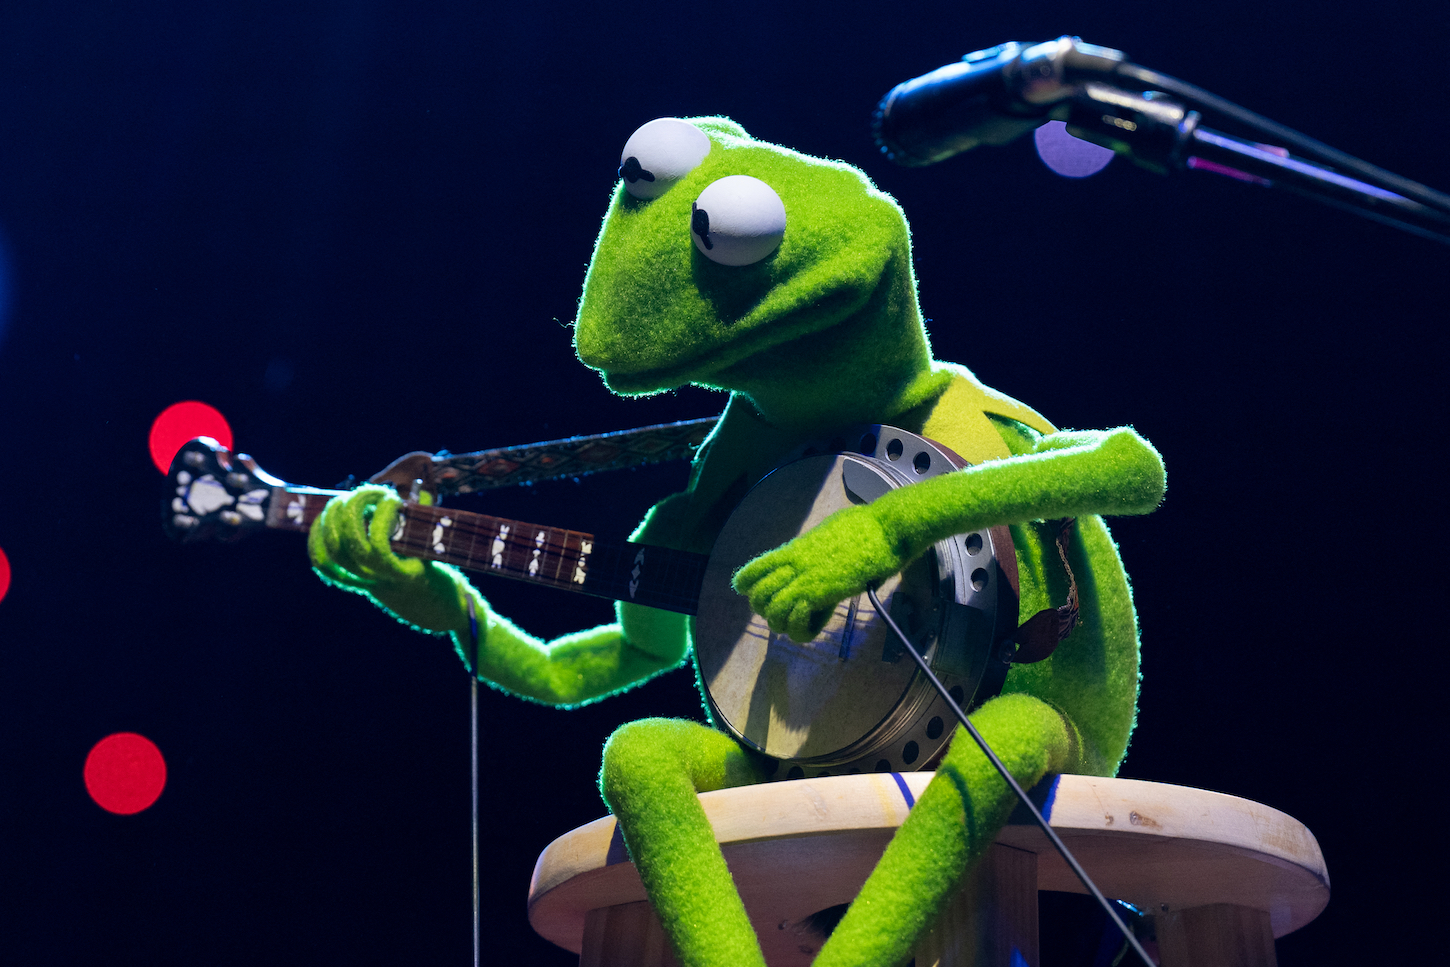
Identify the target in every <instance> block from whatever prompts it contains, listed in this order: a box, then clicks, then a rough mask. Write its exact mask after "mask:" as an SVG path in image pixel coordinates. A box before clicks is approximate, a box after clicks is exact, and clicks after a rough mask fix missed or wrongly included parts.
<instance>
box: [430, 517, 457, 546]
mask: <svg viewBox="0 0 1450 967" xmlns="http://www.w3.org/2000/svg"><path fill="white" fill-rule="evenodd" d="M451 526H453V519H452V518H451V517H444V518H443V519H441V520H439V521H438V524H437V525H436V526H435V527H434V528H433V553H435V554H443V553H446V552H447V550H448V548H447V546H446V545H445V544H444V543H443V529H444V528H445V527H451Z"/></svg>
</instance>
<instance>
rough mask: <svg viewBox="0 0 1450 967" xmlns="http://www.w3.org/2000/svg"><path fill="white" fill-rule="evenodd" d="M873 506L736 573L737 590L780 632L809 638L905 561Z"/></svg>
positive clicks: (837, 516) (848, 511) (834, 518)
mask: <svg viewBox="0 0 1450 967" xmlns="http://www.w3.org/2000/svg"><path fill="white" fill-rule="evenodd" d="M906 563H907V560H906V558H905V557H904V555H903V549H902V548H901V547H900V544H899V542H893V541H892V540H891V539H890V538H889V537H887V535H886V532H885V530H884V529H883V528H882V526H881V523H880V521H878V520H877V518H876V516H875V514H873V513H872V510H871V508H870V507H869V506H860V507H847V508H845V509H844V510H840V511H837V512H836V513H834V514H832V515H831V516H830V517H827V518H826V519H825V520H823V521H821V523H820V524H818V525H816V526H815V527H813V528H811V529H810V530H809V531H807V532H806V533H804V534H802V535H801V536H799V537H797V538H796V539H794V540H792V541H791V542H790V543H788V544H785V545H784V546H782V547H778V548H776V549H775V550H773V551H769V552H767V553H765V554H762V555H760V557H757V558H756V559H755V560H753V561H751V562H750V563H748V564H746V565H745V566H744V567H742V568H741V569H740V570H738V571H736V572H735V578H734V580H733V582H732V583H733V585H734V587H735V590H736V591H738V592H740V593H741V594H744V595H746V596H747V597H749V598H750V607H751V608H752V609H754V611H755V613H756V614H758V615H760V616H761V617H763V618H764V619H765V620H766V622H767V623H768V624H769V625H770V630H771V631H774V632H776V633H777V634H779V633H781V632H784V633H785V634H787V635H789V636H790V638H791V640H793V641H799V642H807V641H810V640H811V639H812V638H814V637H815V636H816V635H818V634H820V633H821V629H822V628H823V627H825V624H826V621H827V620H828V619H829V618H830V615H831V611H832V610H833V609H834V608H835V607H836V605H837V604H839V603H840V602H841V601H844V600H845V599H846V598H849V597H851V596H852V595H855V594H860V593H861V592H863V591H865V590H866V588H867V586H868V585H872V584H875V583H877V582H879V581H883V580H885V579H886V578H888V577H890V576H891V575H893V574H895V573H896V572H897V571H900V570H901V569H902V568H903V567H905V566H906Z"/></svg>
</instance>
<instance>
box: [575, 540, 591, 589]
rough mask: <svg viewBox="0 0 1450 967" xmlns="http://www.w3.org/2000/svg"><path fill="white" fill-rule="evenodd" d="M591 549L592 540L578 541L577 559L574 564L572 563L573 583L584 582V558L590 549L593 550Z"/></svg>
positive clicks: (587, 555)
mask: <svg viewBox="0 0 1450 967" xmlns="http://www.w3.org/2000/svg"><path fill="white" fill-rule="evenodd" d="M593 550H594V544H593V542H592V541H580V542H579V560H578V561H576V562H575V564H574V577H573V581H574V583H575V584H583V583H584V563H585V559H586V558H588V557H589V553H590V552H591V551H593Z"/></svg>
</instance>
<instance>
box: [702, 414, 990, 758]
mask: <svg viewBox="0 0 1450 967" xmlns="http://www.w3.org/2000/svg"><path fill="white" fill-rule="evenodd" d="M848 441H849V442H848ZM962 466H965V463H964V461H962V460H961V458H960V457H957V456H956V455H955V454H953V453H951V451H949V450H947V449H946V448H944V447H942V446H940V445H938V444H936V443H933V442H932V441H930V440H928V439H926V438H925V437H921V436H918V435H916V434H914V433H909V432H907V431H904V430H899V429H896V428H894V427H889V426H882V425H874V426H864V427H856V428H853V429H852V430H851V431H849V432H848V433H846V434H843V435H842V436H841V437H840V438H838V439H835V440H833V441H831V443H830V444H818V445H816V446H812V447H806V448H802V449H801V450H798V451H795V452H794V453H792V454H790V455H789V456H788V457H787V458H786V459H785V460H783V461H782V462H781V464H780V465H779V466H777V467H776V469H775V470H773V471H771V473H769V474H768V475H766V476H765V477H764V478H762V479H761V481H760V482H759V483H757V484H756V485H755V487H754V488H753V489H752V490H751V491H750V492H749V493H748V494H747V495H746V496H745V499H744V500H742V501H741V503H740V506H739V507H738V508H737V509H736V510H735V512H734V513H733V514H732V515H731V517H730V519H729V520H728V521H726V523H725V527H724V528H723V529H722V531H721V533H720V536H719V538H718V539H717V540H716V543H715V546H714V548H713V549H712V550H711V552H710V563H709V566H708V569H707V570H706V573H705V580H704V587H703V590H702V592H701V595H700V604H699V614H698V617H697V618H696V621H695V631H694V647H695V654H696V657H697V660H698V662H699V667H700V679H701V681H702V683H703V684H704V686H705V692H706V696H707V698H708V700H709V703H710V709H711V712H712V714H713V717H714V718H715V720H716V723H717V725H719V726H720V727H721V728H723V729H725V730H726V731H728V732H730V733H731V734H733V735H734V736H735V737H736V738H737V739H739V740H740V741H741V742H743V743H744V744H746V745H748V746H750V747H752V748H754V749H757V750H758V751H760V752H763V753H765V754H766V755H768V756H771V757H772V758H775V759H778V760H781V761H782V764H783V765H784V767H785V772H784V773H782V775H789V776H801V775H813V776H814V775H821V774H829V773H849V772H862V771H866V772H869V771H873V770H875V771H900V770H904V769H920V768H923V767H926V766H928V765H930V764H933V763H934V761H935V760H936V759H937V758H938V757H939V755H940V753H941V752H942V750H943V749H944V748H945V747H946V744H947V742H948V740H949V739H950V737H951V733H952V731H953V729H952V728H951V725H952V724H954V723H953V719H952V715H951V711H950V708H949V706H948V705H947V703H946V702H945V701H943V700H942V699H941V697H940V696H938V695H937V694H936V692H935V690H934V689H932V687H931V684H930V682H928V681H927V679H926V676H925V675H923V674H922V673H921V671H920V670H919V669H918V668H917V666H916V664H915V662H913V661H912V660H911V657H910V656H909V655H907V654H906V652H905V650H904V649H903V648H902V647H901V646H900V643H899V642H898V641H897V640H896V638H895V636H894V635H893V634H892V633H891V631H890V629H889V628H888V627H887V626H886V623H885V622H884V621H883V620H881V618H880V617H879V616H877V614H876V613H875V610H874V609H873V608H872V606H871V603H870V601H869V600H868V599H867V597H866V595H865V594H864V593H862V594H860V595H857V596H855V597H853V598H851V599H849V600H847V601H845V602H843V603H842V604H840V605H838V606H837V607H836V609H835V611H834V613H832V615H831V616H830V618H829V620H828V621H827V623H826V626H825V629H824V630H823V631H822V633H821V634H820V635H819V636H817V637H816V638H815V639H814V640H813V641H811V642H809V643H806V644H800V643H797V642H794V641H791V640H790V638H789V637H787V636H786V635H784V634H775V633H773V632H772V631H771V630H770V628H769V627H768V626H767V625H766V623H765V619H763V618H761V617H760V616H759V615H756V614H755V613H754V612H752V611H751V610H750V603H749V601H748V600H747V599H746V598H745V597H744V596H743V595H740V594H737V593H735V591H734V590H732V589H731V587H730V578H731V576H732V575H733V574H734V572H735V571H736V570H737V569H738V568H740V566H741V565H743V564H745V563H746V562H748V561H750V560H752V559H753V558H755V557H757V556H758V555H760V554H762V553H764V552H766V551H769V550H771V549H773V548H776V547H779V546H780V545H781V544H784V543H786V542H787V541H789V540H790V539H792V538H794V537H796V536H797V535H799V534H802V533H804V532H806V531H807V530H809V529H811V528H812V527H814V526H815V525H817V524H819V523H820V522H821V521H823V520H824V519H825V518H826V517H828V516H829V515H831V514H832V513H834V512H835V511H837V510H840V509H842V508H845V507H849V506H851V505H852V504H859V503H869V502H870V501H872V500H874V499H876V498H877V497H879V496H880V495H881V494H884V493H886V492H887V491H889V490H893V489H895V488H897V487H902V486H907V485H909V484H912V483H916V482H918V481H923V480H927V479H930V478H932V477H935V476H939V475H940V474H943V473H949V472H951V471H953V470H956V469H958V468H960V467H962ZM998 533H999V534H1002V532H1000V531H999V532H998ZM1003 536H1004V537H1005V535H1003ZM1000 539H1001V538H999V540H1000ZM1009 553H1010V551H1009ZM1002 580H1004V579H1003V578H1002V576H1001V575H1000V574H999V573H998V567H997V563H996V557H995V554H994V548H993V539H992V534H991V533H990V532H989V531H987V530H982V531H976V532H972V533H969V534H962V535H957V536H955V537H952V538H949V539H948V540H945V541H941V542H940V543H938V544H937V545H936V546H935V547H934V548H932V549H931V550H930V551H928V552H927V553H926V554H924V555H923V556H922V557H920V558H918V559H917V560H916V561H913V562H912V563H911V564H910V565H908V567H907V568H906V570H905V571H904V572H902V574H900V575H895V576H893V577H891V578H889V579H888V580H886V581H884V582H882V584H881V585H880V586H879V587H878V588H877V596H878V597H879V598H880V599H881V601H882V603H883V604H885V605H886V607H887V609H888V611H889V612H890V614H891V617H892V619H893V620H895V621H896V623H897V624H898V625H900V626H901V627H902V629H903V630H904V631H905V632H906V633H907V635H908V636H909V637H910V638H911V639H912V642H913V644H914V645H915V646H916V648H917V649H918V650H919V651H921V652H922V653H923V655H924V656H925V657H926V659H927V662H928V664H929V665H930V666H931V668H932V671H933V672H934V673H935V674H936V675H937V677H938V678H940V679H941V680H942V683H943V684H944V685H946V686H947V688H948V689H950V690H951V692H952V695H953V698H954V699H956V700H957V702H958V704H960V705H962V706H963V707H964V708H969V707H971V705H972V703H973V699H974V697H975V696H976V692H977V691H978V687H979V685H980V684H981V682H982V681H983V678H984V673H985V672H986V671H987V670H988V666H989V663H992V662H995V661H996V658H995V655H996V649H995V648H994V645H995V640H996V628H997V610H998V608H997V603H998V591H999V588H998V584H999V582H1000V581H1002ZM997 684H999V685H1000V676H999V677H998V681H997Z"/></svg>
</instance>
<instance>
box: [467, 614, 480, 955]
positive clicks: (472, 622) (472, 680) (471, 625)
mask: <svg viewBox="0 0 1450 967" xmlns="http://www.w3.org/2000/svg"><path fill="white" fill-rule="evenodd" d="M466 597H467V598H468V637H469V640H470V641H471V642H472V644H473V648H472V652H471V654H470V655H469V661H468V664H469V674H468V679H469V681H468V693H469V694H468V699H469V701H468V710H469V726H470V728H469V737H470V743H471V745H472V750H471V751H472V759H473V762H472V768H471V771H470V786H471V788H472V791H473V967H479V955H480V953H481V948H482V942H483V936H482V930H483V920H482V916H481V908H480V904H479V896H478V612H477V610H476V609H475V607H474V604H473V595H471V594H469V595H466Z"/></svg>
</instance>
